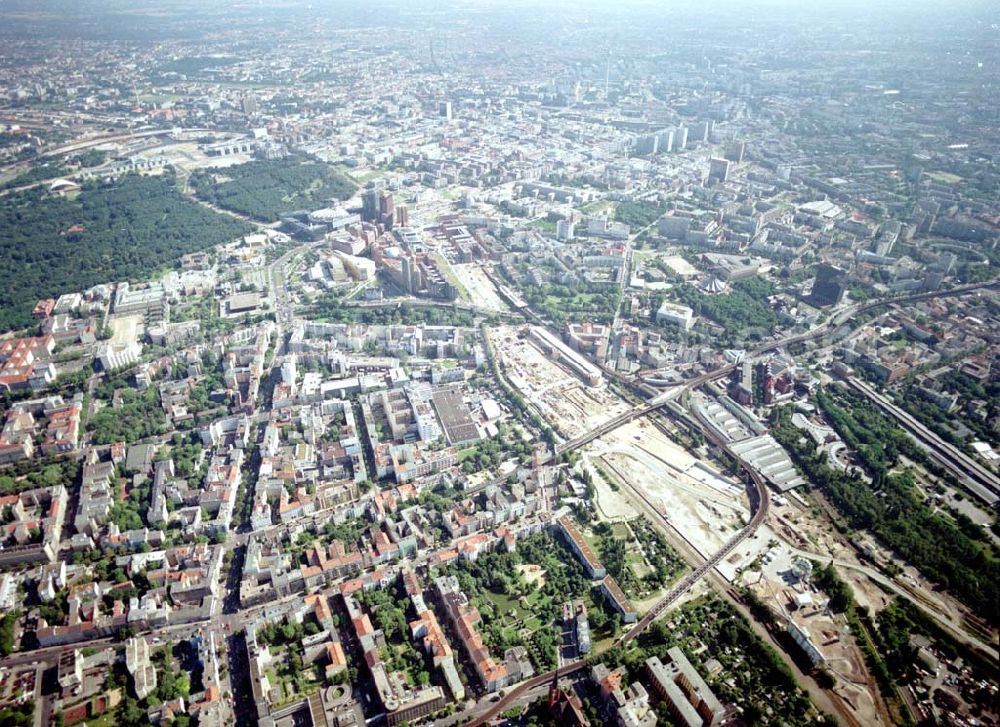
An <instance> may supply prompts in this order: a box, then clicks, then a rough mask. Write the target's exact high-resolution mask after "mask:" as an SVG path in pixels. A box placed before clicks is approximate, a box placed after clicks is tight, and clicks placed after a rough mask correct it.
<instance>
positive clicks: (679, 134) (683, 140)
mask: <svg viewBox="0 0 1000 727" xmlns="http://www.w3.org/2000/svg"><path fill="white" fill-rule="evenodd" d="M687 143H688V130H687V127H686V126H679V127H677V131H675V132H674V149H676V150H677V151H684V150H685V149H686V148H687Z"/></svg>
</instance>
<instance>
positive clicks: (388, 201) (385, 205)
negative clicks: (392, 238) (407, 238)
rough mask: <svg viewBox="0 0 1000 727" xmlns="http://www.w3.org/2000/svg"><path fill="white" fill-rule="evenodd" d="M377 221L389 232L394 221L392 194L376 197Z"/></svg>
mask: <svg viewBox="0 0 1000 727" xmlns="http://www.w3.org/2000/svg"><path fill="white" fill-rule="evenodd" d="M378 221H379V222H381V223H382V224H383V225H384V226H385V229H387V230H391V229H392V226H393V224H394V223H395V221H396V213H395V209H394V205H393V201H392V192H382V194H380V195H379V197H378Z"/></svg>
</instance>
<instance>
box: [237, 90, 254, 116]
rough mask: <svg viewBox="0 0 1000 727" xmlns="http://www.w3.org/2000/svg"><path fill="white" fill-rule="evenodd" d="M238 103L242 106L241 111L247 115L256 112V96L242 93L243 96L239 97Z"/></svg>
mask: <svg viewBox="0 0 1000 727" xmlns="http://www.w3.org/2000/svg"><path fill="white" fill-rule="evenodd" d="M240 105H241V106H242V107H243V113H244V114H246V115H247V116H253V115H254V114H256V113H257V108H258V106H257V97H256V96H254V95H253V94H252V93H245V94H243V98H241V99H240Z"/></svg>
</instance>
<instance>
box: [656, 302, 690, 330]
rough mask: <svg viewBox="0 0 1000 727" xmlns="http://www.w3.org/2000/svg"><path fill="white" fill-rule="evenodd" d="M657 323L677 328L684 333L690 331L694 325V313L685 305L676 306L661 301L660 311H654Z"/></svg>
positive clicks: (675, 304)
mask: <svg viewBox="0 0 1000 727" xmlns="http://www.w3.org/2000/svg"><path fill="white" fill-rule="evenodd" d="M656 322H657V323H669V324H671V325H674V326H679V327H680V328H682V329H683V330H685V331H690V330H691V326H693V325H694V311H693V310H691V309H690V308H688V307H687V306H686V305H678V304H677V303H671V302H669V301H666V300H665V301H663V304H662V305H661V306H660V309H659V310H658V311H656Z"/></svg>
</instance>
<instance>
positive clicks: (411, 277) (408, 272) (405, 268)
mask: <svg viewBox="0 0 1000 727" xmlns="http://www.w3.org/2000/svg"><path fill="white" fill-rule="evenodd" d="M399 272H400V275H401V277H402V278H403V287H404V288H405V289H406V292H407V293H415V292H416V291H418V290H420V280H419V274H418V273H417V271H416V270H414V266H413V261H412V260H411V259H410V256H409V255H403V257H401V258H400V260H399Z"/></svg>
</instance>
